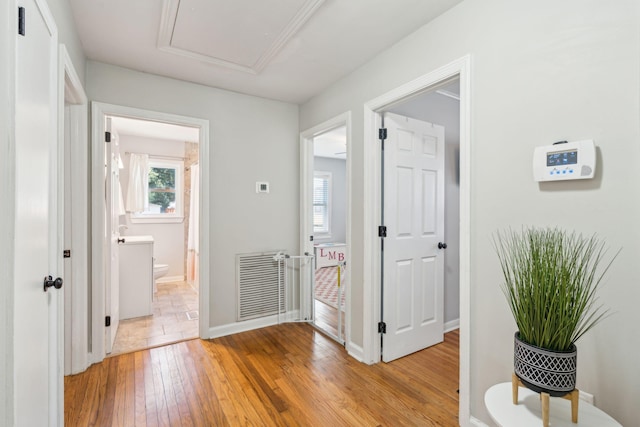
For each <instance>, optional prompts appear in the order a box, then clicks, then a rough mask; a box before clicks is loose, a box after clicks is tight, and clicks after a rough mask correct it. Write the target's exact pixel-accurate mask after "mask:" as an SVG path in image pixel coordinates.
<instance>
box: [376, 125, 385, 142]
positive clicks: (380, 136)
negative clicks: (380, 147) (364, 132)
mask: <svg viewBox="0 0 640 427" xmlns="http://www.w3.org/2000/svg"><path fill="white" fill-rule="evenodd" d="M378 139H379V140H381V141H384V140H385V139H387V128H380V129H378Z"/></svg>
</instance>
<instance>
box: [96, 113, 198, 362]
mask: <svg viewBox="0 0 640 427" xmlns="http://www.w3.org/2000/svg"><path fill="white" fill-rule="evenodd" d="M92 110H93V115H92V123H93V147H94V150H93V159H92V160H93V162H92V166H93V194H92V196H93V199H92V210H93V211H92V219H93V224H92V233H93V247H92V249H93V256H92V267H93V269H92V270H93V271H92V274H93V279H94V280H93V282H94V286H93V289H92V291H93V292H92V298H91V299H92V311H93V317H92V338H93V343H94V345H93V353H94V354H95V355H96V356H95V358H94V362H97V361H100V360H102V359H103V358H104V357H105V356H106V355H107V354H109V353H112V352H113V351H114V350H115V352H117V353H122V352H128V351H132V350H137V349H139V348H148V347H153V346H157V345H163V344H167V343H169V342H176V341H181V340H183V339H188V338H195V337H198V336H200V337H206V336H208V328H209V304H208V301H209V286H208V279H209V270H208V265H209V263H208V262H203V263H200V262H199V259H201V258H204V259H207V257H208V253H209V241H208V240H209V239H208V235H209V233H208V221H202V220H201V218H208V217H209V198H208V192H209V190H208V189H209V185H208V181H209V178H208V176H209V156H208V146H209V141H208V128H209V123H208V121H206V120H201V119H195V118H190V117H184V116H177V115H172V114H166V113H159V112H152V111H146V110H140V109H135V108H129V107H121V106H114V105H108V104H101V103H93V104H92ZM107 132H108V133H107ZM171 135H173V136H171ZM107 140H109V141H112V142H106V141H107ZM107 171H110V174H109V175H108V176H107V174H106V172H107ZM115 176H118V179H114V177H115ZM119 176H122V178H123V179H122V180H120V178H119ZM124 181H126V182H124ZM110 182H111V184H109V183H110ZM105 184H106V185H105ZM129 184H131V185H129ZM195 184H198V185H195ZM121 188H122V189H121ZM192 194H195V195H194V196H193V197H192ZM194 202H197V203H194ZM189 236H191V238H189ZM156 243H157V246H156ZM178 248H179V249H180V250H177V249H178ZM120 253H122V254H123V257H122V258H124V259H119V258H121V257H119V256H118V255H119V254H120ZM176 254H177V256H176ZM138 256H140V257H141V258H140V259H141V260H142V261H140V263H138V262H137V261H135V260H134V259H133V258H135V257H138ZM132 260H133V262H131V261H132ZM142 263H144V266H143V264H142ZM154 263H155V267H156V268H155V269H154V268H153V267H154ZM159 267H160V268H159ZM120 279H122V280H124V281H127V280H129V279H130V280H131V281H132V283H128V284H127V283H123V286H122V287H121V286H118V285H119V281H120ZM134 287H135V289H133V288H134ZM187 294H188V295H187ZM189 299H190V300H189ZM132 301H135V303H134V304H132ZM127 313H128V314H127ZM163 314H165V315H167V316H163ZM111 316H117V317H118V318H117V319H116V318H111ZM164 317H166V318H164ZM105 319H106V321H105ZM121 319H122V320H123V322H122V324H121V325H120V326H124V328H123V329H122V331H119V330H120V326H119V327H118V328H117V329H116V328H113V330H112V329H111V328H112V326H115V325H114V324H115V323H118V321H119V320H121ZM187 324H188V325H189V326H190V328H187ZM132 330H133V332H132ZM136 331H137V332H136ZM187 335H188V336H187ZM119 336H121V340H120V342H118V341H117V340H118V338H119Z"/></svg>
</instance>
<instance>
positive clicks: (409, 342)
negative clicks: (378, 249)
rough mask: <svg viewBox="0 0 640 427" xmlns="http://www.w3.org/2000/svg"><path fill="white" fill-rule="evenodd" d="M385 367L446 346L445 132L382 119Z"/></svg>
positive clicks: (418, 123)
mask: <svg viewBox="0 0 640 427" xmlns="http://www.w3.org/2000/svg"><path fill="white" fill-rule="evenodd" d="M384 125H385V127H386V128H387V140H386V141H385V143H384V206H383V215H384V218H383V221H384V225H385V226H386V227H387V237H386V238H384V240H383V245H384V247H383V264H382V265H383V269H384V271H383V276H382V277H383V302H382V310H383V321H384V322H385V323H386V333H385V334H383V348H382V360H384V361H385V362H389V361H391V360H394V359H397V358H399V357H403V356H406V355H407V354H410V353H413V352H416V351H418V350H422V349H423V348H426V347H429V346H432V345H434V344H437V343H439V342H442V340H443V335H444V334H443V328H444V322H443V312H444V298H443V289H444V280H443V274H444V254H443V252H442V250H441V249H439V247H438V246H439V243H444V242H443V240H442V239H443V237H444V128H443V127H442V126H437V125H433V124H431V123H427V122H423V121H420V120H415V119H410V118H407V117H403V116H399V115H396V114H391V113H386V114H385V115H384Z"/></svg>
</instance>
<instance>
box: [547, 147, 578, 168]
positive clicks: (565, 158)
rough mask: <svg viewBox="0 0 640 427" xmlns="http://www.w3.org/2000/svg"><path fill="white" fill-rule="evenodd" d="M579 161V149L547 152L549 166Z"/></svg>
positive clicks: (573, 163) (572, 163) (571, 163)
mask: <svg viewBox="0 0 640 427" xmlns="http://www.w3.org/2000/svg"><path fill="white" fill-rule="evenodd" d="M577 163H578V150H571V151H556V152H555V153H548V154H547V166H565V165H575V164H577Z"/></svg>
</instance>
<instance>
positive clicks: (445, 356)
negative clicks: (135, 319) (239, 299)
mask: <svg viewBox="0 0 640 427" xmlns="http://www.w3.org/2000/svg"><path fill="white" fill-rule="evenodd" d="M458 360H459V356H458V332H457V331H454V332H450V333H448V334H446V335H445V342H444V343H442V344H438V345H436V346H433V347H431V348H429V349H426V350H423V351H420V352H417V353H414V354H412V355H409V356H407V357H404V358H402V359H399V360H396V361H394V362H391V363H379V364H376V365H373V366H368V365H365V364H363V363H360V362H358V361H356V360H354V359H353V358H351V357H349V356H348V355H347V353H346V351H345V349H344V348H342V347H341V346H340V345H338V344H337V343H335V342H334V341H332V340H331V339H329V338H327V337H326V336H324V335H322V334H321V333H319V332H318V331H316V330H315V329H314V328H313V327H311V326H309V325H306V324H285V325H278V326H272V327H268V328H263V329H259V330H255V331H250V332H244V333H241V334H236V335H231V336H227V337H222V338H217V339H213V340H208V341H203V340H191V341H185V342H180V343H177V344H172V345H168V346H165V347H158V348H153V349H149V350H144V351H139V352H135V353H129V354H123V355H119V356H115V357H111V358H108V359H105V360H104V362H102V363H100V364H96V365H94V366H92V367H90V368H89V370H88V371H86V372H84V373H82V374H78V375H75V376H70V377H67V378H65V425H67V426H157V425H163V426H178V425H180V426H192V425H193V426H240V425H242V426H457V425H458V417H457V414H458V394H457V389H458Z"/></svg>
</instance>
